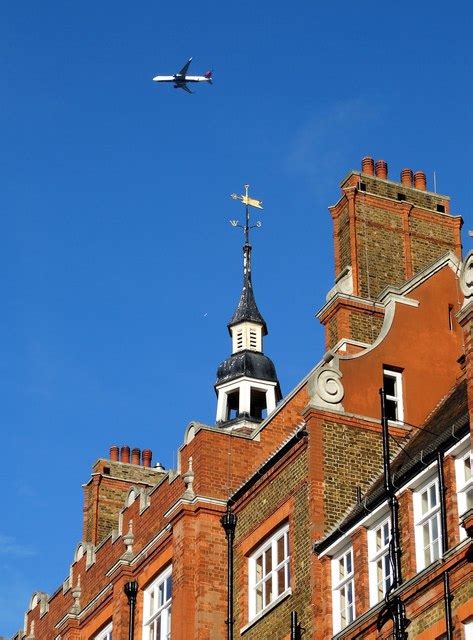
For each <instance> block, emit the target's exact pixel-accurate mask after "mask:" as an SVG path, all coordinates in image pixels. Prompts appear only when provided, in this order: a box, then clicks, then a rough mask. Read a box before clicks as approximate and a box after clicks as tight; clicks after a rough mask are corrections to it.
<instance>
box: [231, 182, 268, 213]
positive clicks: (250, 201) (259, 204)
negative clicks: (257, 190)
mask: <svg viewBox="0 0 473 640" xmlns="http://www.w3.org/2000/svg"><path fill="white" fill-rule="evenodd" d="M249 188H250V185H249V184H245V195H244V196H239V195H237V194H236V193H232V195H231V197H232V198H233V199H234V200H240V201H241V202H243V204H246V205H247V206H250V207H255V208H256V209H262V208H263V201H262V200H256V198H250V196H249V195H248V189H249Z"/></svg>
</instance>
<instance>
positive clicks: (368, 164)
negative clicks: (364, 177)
mask: <svg viewBox="0 0 473 640" xmlns="http://www.w3.org/2000/svg"><path fill="white" fill-rule="evenodd" d="M361 172H362V173H366V174H368V175H369V176H374V160H373V158H371V157H370V156H365V157H364V158H362V159H361Z"/></svg>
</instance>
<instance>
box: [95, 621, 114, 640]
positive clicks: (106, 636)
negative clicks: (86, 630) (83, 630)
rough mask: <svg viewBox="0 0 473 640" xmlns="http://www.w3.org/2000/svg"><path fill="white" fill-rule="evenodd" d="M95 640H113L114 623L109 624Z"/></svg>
mask: <svg viewBox="0 0 473 640" xmlns="http://www.w3.org/2000/svg"><path fill="white" fill-rule="evenodd" d="M94 640H112V623H110V624H108V625H107V626H106V627H105V629H102V631H101V632H100V633H98V634H97V635H96V636H94Z"/></svg>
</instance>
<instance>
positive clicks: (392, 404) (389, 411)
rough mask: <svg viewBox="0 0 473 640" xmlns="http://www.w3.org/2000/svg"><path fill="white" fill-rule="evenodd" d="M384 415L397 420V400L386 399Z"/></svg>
mask: <svg viewBox="0 0 473 640" xmlns="http://www.w3.org/2000/svg"><path fill="white" fill-rule="evenodd" d="M385 406H386V417H387V419H388V420H397V402H396V401H395V400H386V403H385Z"/></svg>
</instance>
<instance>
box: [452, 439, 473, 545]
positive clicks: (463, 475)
mask: <svg viewBox="0 0 473 640" xmlns="http://www.w3.org/2000/svg"><path fill="white" fill-rule="evenodd" d="M455 478H456V484H457V502H458V515H459V516H461V515H463V514H464V513H465V512H466V511H468V509H473V478H472V475H471V451H470V450H469V449H468V450H467V451H464V452H463V453H462V454H461V455H459V456H458V457H457V458H456V459H455ZM466 536H467V533H466V531H465V529H464V528H463V527H462V526H460V538H461V539H462V540H463V539H464V538H466Z"/></svg>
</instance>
